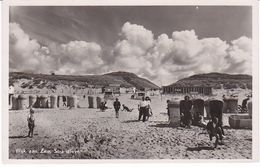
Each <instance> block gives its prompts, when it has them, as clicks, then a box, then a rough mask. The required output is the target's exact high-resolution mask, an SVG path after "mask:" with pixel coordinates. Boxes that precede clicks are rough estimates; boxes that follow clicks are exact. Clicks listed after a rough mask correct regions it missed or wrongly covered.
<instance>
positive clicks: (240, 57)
mask: <svg viewBox="0 0 260 167" xmlns="http://www.w3.org/2000/svg"><path fill="white" fill-rule="evenodd" d="M226 59H227V62H228V63H229V66H228V67H227V68H226V69H225V71H226V72H229V73H245V74H251V73H252V40H251V39H250V38H247V37H245V36H242V37H240V38H238V39H236V40H233V41H231V46H230V48H229V49H228V56H227V57H226Z"/></svg>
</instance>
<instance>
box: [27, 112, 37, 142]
mask: <svg viewBox="0 0 260 167" xmlns="http://www.w3.org/2000/svg"><path fill="white" fill-rule="evenodd" d="M27 122H28V128H29V132H28V137H33V130H34V127H35V119H34V111H33V109H30V114H29V115H28V117H27Z"/></svg>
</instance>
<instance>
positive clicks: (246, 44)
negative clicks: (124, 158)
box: [9, 6, 252, 86]
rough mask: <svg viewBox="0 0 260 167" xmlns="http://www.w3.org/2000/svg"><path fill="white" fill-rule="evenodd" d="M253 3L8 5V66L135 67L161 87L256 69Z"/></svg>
mask: <svg viewBox="0 0 260 167" xmlns="http://www.w3.org/2000/svg"><path fill="white" fill-rule="evenodd" d="M251 15H252V13H251V7H246V6H243V7H239V6H236V7H235V6H142V7H140V6H109V7H108V6H73V7H62V6H58V7H50V6H41V7H34V6H30V7H26V6H25V7H21V6H19V7H18V6H13V7H10V24H9V39H10V41H9V43H10V45H9V54H10V55H9V67H10V71H22V72H34V73H47V74H50V72H55V73H56V74H65V75H68V74H70V75H86V74H104V73H108V72H113V71H127V72H133V73H135V74H137V75H139V76H141V77H144V78H147V79H149V80H151V81H152V82H154V83H156V84H157V85H159V86H161V85H168V84H171V83H173V82H176V81H177V80H179V79H181V78H184V77H187V76H191V75H194V74H200V73H209V72H223V73H230V74H250V75H251V73H252V69H251V66H252V62H251V61H252V16H251Z"/></svg>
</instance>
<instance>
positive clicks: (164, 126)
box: [149, 123, 172, 128]
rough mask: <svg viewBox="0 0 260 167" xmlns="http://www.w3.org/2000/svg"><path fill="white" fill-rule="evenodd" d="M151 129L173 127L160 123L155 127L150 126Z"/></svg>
mask: <svg viewBox="0 0 260 167" xmlns="http://www.w3.org/2000/svg"><path fill="white" fill-rule="evenodd" d="M149 126H150V127H157V128H170V127H172V126H171V125H170V124H169V123H160V124H155V125H149Z"/></svg>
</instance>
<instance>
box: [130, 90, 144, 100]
mask: <svg viewBox="0 0 260 167" xmlns="http://www.w3.org/2000/svg"><path fill="white" fill-rule="evenodd" d="M145 96H146V93H145V91H138V92H135V93H134V94H133V95H132V96H131V99H135V100H142V97H145Z"/></svg>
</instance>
